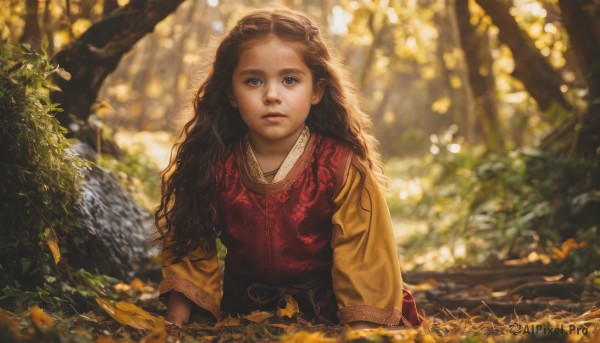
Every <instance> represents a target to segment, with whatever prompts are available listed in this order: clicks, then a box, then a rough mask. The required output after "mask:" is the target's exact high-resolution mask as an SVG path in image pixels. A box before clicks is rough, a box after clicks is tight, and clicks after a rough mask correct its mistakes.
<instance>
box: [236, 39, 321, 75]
mask: <svg viewBox="0 0 600 343" xmlns="http://www.w3.org/2000/svg"><path fill="white" fill-rule="evenodd" d="M278 68H280V69H286V68H298V69H302V70H306V71H308V70H309V69H308V66H307V65H306V63H305V62H304V58H303V57H302V44H301V43H296V42H288V41H284V40H281V39H280V38H278V37H276V36H274V35H269V36H267V37H264V38H259V39H254V40H251V41H249V42H247V43H245V44H244V45H243V46H242V48H241V51H240V56H239V59H238V63H237V66H236V68H235V69H236V71H241V70H242V69H278Z"/></svg>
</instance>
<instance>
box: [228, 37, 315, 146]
mask: <svg viewBox="0 0 600 343" xmlns="http://www.w3.org/2000/svg"><path fill="white" fill-rule="evenodd" d="M294 46H295V44H294V43H289V42H285V41H282V40H280V39H279V38H277V37H276V36H273V35H270V36H268V37H266V38H263V39H259V40H256V41H252V42H250V43H248V45H247V46H246V48H245V49H244V50H243V51H242V53H241V55H240V57H239V61H238V64H237V66H236V67H235V69H234V71H233V77H232V89H233V94H231V95H230V101H231V105H232V106H233V107H236V108H238V109H239V111H240V115H241V117H242V120H243V121H244V123H246V125H247V126H248V129H249V133H250V140H251V142H253V143H263V144H280V143H283V142H287V143H290V142H291V143H292V144H293V142H295V141H296V139H297V138H298V136H299V135H300V133H301V132H302V129H303V127H304V122H305V120H306V117H308V113H309V111H310V107H311V105H315V104H318V103H319V101H320V100H321V97H322V96H323V87H322V85H321V83H317V84H316V85H315V83H314V80H313V76H312V73H311V71H310V69H309V68H308V66H307V65H306V63H304V60H303V58H302V56H301V55H300V54H299V53H298V52H297V50H296V49H295V48H294Z"/></svg>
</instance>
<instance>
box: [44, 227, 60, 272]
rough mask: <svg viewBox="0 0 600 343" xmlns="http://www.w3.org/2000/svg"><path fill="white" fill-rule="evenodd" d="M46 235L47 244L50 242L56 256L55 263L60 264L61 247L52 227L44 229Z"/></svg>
mask: <svg viewBox="0 0 600 343" xmlns="http://www.w3.org/2000/svg"><path fill="white" fill-rule="evenodd" d="M44 237H46V244H48V248H50V252H52V257H54V264H58V262H60V249H59V248H58V243H57V238H56V233H55V232H54V230H52V228H51V227H47V228H46V229H45V230H44Z"/></svg>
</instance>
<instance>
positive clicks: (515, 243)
mask: <svg viewBox="0 0 600 343" xmlns="http://www.w3.org/2000/svg"><path fill="white" fill-rule="evenodd" d="M450 136H451V135H450ZM432 141H435V142H434V144H433V145H435V146H436V148H433V145H432V151H435V152H436V154H432V155H430V156H429V157H428V158H427V159H426V163H424V164H422V167H413V169H405V170H404V171H403V173H404V174H406V173H407V172H409V173H413V175H420V176H421V177H422V180H423V181H421V184H422V185H423V188H424V189H423V196H422V198H420V199H418V201H415V202H414V205H413V206H411V205H410V203H409V202H406V201H405V202H400V201H398V200H397V197H396V198H395V199H394V197H392V201H390V204H391V207H392V211H393V213H395V214H397V215H398V216H399V217H410V218H412V219H413V220H421V221H425V222H426V223H427V231H426V232H421V233H419V234H417V235H413V236H412V237H411V238H410V239H409V240H408V241H407V242H405V244H403V245H405V246H406V247H407V255H408V258H407V259H408V260H413V259H414V260H416V261H417V265H423V266H425V265H427V262H429V261H428V260H430V259H431V258H433V257H434V255H427V254H426V253H425V254H424V253H423V251H424V250H423V248H424V247H430V250H431V249H434V248H435V249H439V247H442V246H445V247H447V249H446V250H447V251H449V255H451V256H450V257H449V256H446V257H445V258H442V260H444V262H448V263H449V264H458V265H482V264H497V263H499V262H500V261H504V260H508V259H522V258H527V257H529V258H530V259H535V260H537V259H539V256H544V258H542V262H546V263H548V262H551V261H554V262H555V263H566V264H568V265H570V266H572V267H574V269H575V270H576V271H579V272H583V273H589V272H591V271H593V270H596V269H598V268H599V267H600V258H599V257H598V256H599V254H598V252H599V251H600V236H599V235H598V230H599V228H600V217H598V216H597V213H598V211H599V210H600V193H599V191H598V190H599V189H600V168H599V167H600V166H599V165H598V163H599V162H598V161H597V160H592V161H587V160H581V159H576V158H567V157H557V156H552V155H550V154H547V153H545V152H543V151H540V150H520V151H514V152H511V153H507V154H505V155H478V154H476V153H475V152H473V151H465V150H464V149H463V150H462V151H460V152H457V153H451V152H449V151H450V150H453V149H452V148H451V147H450V145H451V144H456V143H455V142H453V140H452V138H451V137H450V139H442V138H436V139H432ZM455 151H456V150H455ZM421 163H422V162H421ZM392 167H393V165H392ZM396 172H398V171H396ZM568 239H573V240H574V241H575V242H580V243H581V242H584V243H582V245H581V246H578V247H577V248H576V249H569V250H567V251H565V252H566V260H565V259H564V258H563V257H562V256H560V253H557V250H561V245H562V244H563V242H565V241H567V240H568ZM411 247H415V248H416V249H413V248H411ZM532 252H535V254H534V255H530V254H531V253H532ZM419 256H420V257H419ZM435 257H439V256H435Z"/></svg>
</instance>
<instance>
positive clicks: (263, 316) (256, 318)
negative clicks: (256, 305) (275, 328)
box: [245, 311, 273, 323]
mask: <svg viewBox="0 0 600 343" xmlns="http://www.w3.org/2000/svg"><path fill="white" fill-rule="evenodd" d="M271 317H273V313H270V312H264V311H254V312H252V313H250V314H249V315H247V316H246V317H245V318H246V319H248V320H249V321H251V322H254V323H262V322H264V321H265V320H267V319H269V318H271Z"/></svg>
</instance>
